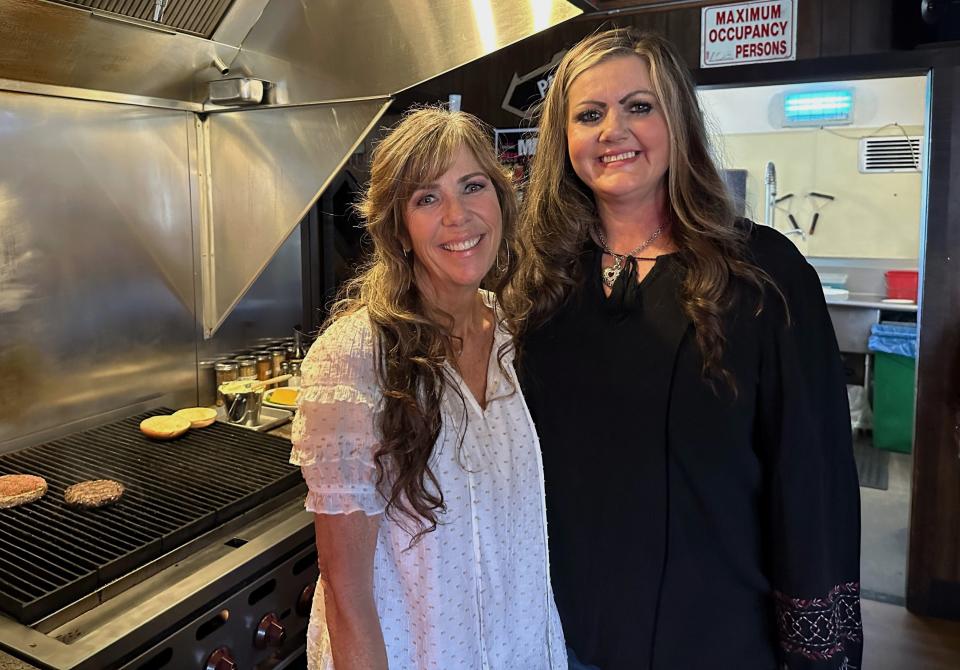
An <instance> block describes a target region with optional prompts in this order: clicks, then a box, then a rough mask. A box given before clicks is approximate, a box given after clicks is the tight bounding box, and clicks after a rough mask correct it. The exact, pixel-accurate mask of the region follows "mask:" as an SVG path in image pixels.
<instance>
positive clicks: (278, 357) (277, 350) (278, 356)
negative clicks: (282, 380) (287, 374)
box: [267, 347, 287, 377]
mask: <svg viewBox="0 0 960 670" xmlns="http://www.w3.org/2000/svg"><path fill="white" fill-rule="evenodd" d="M267 351H269V352H270V365H271V366H272V369H273V376H274V377H279V376H280V375H282V374H283V373H282V372H281V371H280V364H281V363H284V362H285V361H286V360H287V352H286V350H285V349H284V348H283V347H270V348H269V349H268V350H267Z"/></svg>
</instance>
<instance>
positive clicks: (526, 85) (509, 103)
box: [501, 51, 566, 118]
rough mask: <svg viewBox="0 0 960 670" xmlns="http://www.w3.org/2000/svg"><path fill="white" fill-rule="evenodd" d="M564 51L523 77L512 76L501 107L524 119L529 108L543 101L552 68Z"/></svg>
mask: <svg viewBox="0 0 960 670" xmlns="http://www.w3.org/2000/svg"><path fill="white" fill-rule="evenodd" d="M565 53H566V51H559V52H557V53H556V54H555V55H554V57H553V58H552V59H551V60H550V62H549V63H547V64H546V65H543V66H541V67H538V68H537V69H536V70H534V71H533V72H528V73H527V74H525V75H523V76H519V75H517V74H514V75H513V80H512V81H511V82H510V86H509V87H508V88H507V94H506V95H505V96H504V97H503V104H502V105H501V107H503V108H504V109H505V110H507V111H508V112H510V113H511V114H516V115H517V116H519V117H521V118H526V116H527V112H529V111H530V108H531V107H533V106H534V105H536V104H537V103H538V102H540V101H541V100H543V98H544V96H546V94H547V89H549V88H550V82H551V81H553V68H555V67H556V66H557V63H559V62H560V59H561V58H563V54H565Z"/></svg>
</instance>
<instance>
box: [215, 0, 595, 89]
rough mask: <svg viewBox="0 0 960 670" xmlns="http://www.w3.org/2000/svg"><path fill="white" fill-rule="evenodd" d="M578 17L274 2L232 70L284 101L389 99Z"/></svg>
mask: <svg viewBox="0 0 960 670" xmlns="http://www.w3.org/2000/svg"><path fill="white" fill-rule="evenodd" d="M580 13H581V10H579V9H577V8H576V7H574V6H573V5H571V4H569V3H567V2H564V1H563V0H430V1H429V2H410V0H381V1H379V2H356V1H355V0H323V1H322V2H319V1H312V2H276V1H274V2H271V3H270V4H269V5H268V6H267V8H266V10H265V11H264V13H263V15H262V16H261V17H260V20H259V21H257V23H256V24H255V25H254V27H253V29H252V30H251V31H250V34H249V35H248V36H247V38H246V40H244V43H243V49H242V51H241V52H240V54H239V55H238V56H237V59H236V61H235V63H234V71H236V72H240V71H243V72H249V73H253V74H255V75H256V76H257V77H259V78H262V79H267V80H270V81H274V82H277V83H278V84H279V85H280V87H281V89H282V90H283V91H285V93H286V96H287V97H286V99H285V100H284V101H285V102H291V103H296V102H309V101H319V100H332V99H338V98H352V97H360V96H369V95H390V94H395V93H397V92H399V91H401V90H404V89H406V88H409V87H411V86H414V85H416V84H418V83H420V82H422V81H425V80H427V79H430V78H432V77H435V76H437V75H439V74H441V73H443V72H446V71H448V70H452V69H453V68H456V67H459V66H460V65H463V64H465V63H468V62H470V61H472V60H475V59H477V58H480V57H482V56H485V55H487V54H490V53H492V52H494V51H496V50H498V49H501V48H503V47H505V46H507V45H509V44H513V43H514V42H517V41H519V40H522V39H523V38H525V37H528V36H530V35H533V34H534V33H537V32H540V31H542V30H546V29H547V28H550V27H552V26H554V25H557V24H558V23H561V22H563V21H566V20H567V19H570V18H572V17H574V16H577V15H579V14H580Z"/></svg>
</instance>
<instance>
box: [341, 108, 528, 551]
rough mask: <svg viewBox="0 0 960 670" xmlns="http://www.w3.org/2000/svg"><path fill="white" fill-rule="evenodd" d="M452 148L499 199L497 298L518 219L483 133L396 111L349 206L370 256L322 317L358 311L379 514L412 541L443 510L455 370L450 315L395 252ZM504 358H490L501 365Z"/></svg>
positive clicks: (442, 112)
mask: <svg viewBox="0 0 960 670" xmlns="http://www.w3.org/2000/svg"><path fill="white" fill-rule="evenodd" d="M461 147H466V148H467V149H469V150H470V151H471V152H472V153H473V155H474V156H475V157H476V159H477V162H478V163H479V164H480V166H481V168H482V169H483V171H484V172H486V174H487V176H488V177H489V178H490V181H491V182H492V184H493V187H494V189H495V191H496V194H497V198H498V200H499V202H500V212H501V215H502V225H503V235H502V238H501V242H500V249H499V250H498V253H497V260H496V262H495V263H494V266H493V268H492V269H491V271H490V274H489V275H488V276H487V277H486V279H485V284H486V285H487V286H490V287H492V289H493V292H494V294H495V295H497V297H498V298H499V297H500V295H501V293H502V288H503V286H505V285H506V283H507V282H508V281H509V279H510V277H511V275H512V273H513V264H512V262H513V261H515V259H516V258H517V253H516V249H514V250H513V251H512V252H511V251H510V246H511V244H513V243H514V239H515V231H516V227H517V219H518V214H517V201H516V196H515V193H514V190H513V185H512V183H511V182H510V180H509V178H508V177H507V175H506V172H505V171H504V169H503V168H502V166H501V165H500V163H499V162H498V160H497V157H496V155H495V154H494V151H493V141H492V132H491V131H490V130H489V128H487V126H485V125H484V124H483V123H482V122H481V121H480V120H478V119H477V118H476V117H474V116H472V115H470V114H466V113H463V112H451V111H449V110H447V109H444V108H442V107H421V108H416V109H414V110H412V111H410V112H408V113H407V114H405V115H404V117H403V119H402V120H401V121H400V123H399V124H398V125H397V126H396V127H395V128H394V129H393V130H391V131H390V133H389V134H388V135H387V136H386V137H384V139H383V140H381V141H380V143H379V144H378V145H377V146H376V148H375V149H374V151H373V154H372V158H371V171H370V182H369V185H368V187H367V189H366V192H365V193H364V196H363V199H362V201H361V202H360V203H359V204H358V205H357V209H358V210H359V212H360V214H361V216H362V217H363V219H364V221H365V224H366V230H367V232H368V233H369V234H370V237H371V239H372V242H373V250H372V254H371V256H370V258H369V260H368V261H367V262H366V264H365V265H364V266H363V267H362V268H361V270H360V272H359V273H358V275H357V276H356V277H355V278H354V279H352V280H351V281H349V282H348V283H347V284H346V285H345V287H344V288H343V289H342V292H341V296H342V297H341V299H340V300H338V301H337V302H336V303H335V304H334V306H333V308H332V309H331V314H330V317H329V318H328V320H327V326H329V324H330V323H332V322H334V321H336V320H337V319H339V318H341V317H343V316H345V315H347V314H351V313H353V312H356V311H357V310H359V309H361V308H364V307H365V308H366V309H367V312H368V314H369V318H370V323H371V325H372V327H373V330H374V336H375V342H376V347H377V375H378V380H379V382H380V384H381V387H382V389H383V394H384V405H383V409H382V412H380V413H379V414H378V416H377V421H378V428H379V433H380V436H381V438H382V441H381V442H380V444H379V446H378V447H377V450H376V452H375V455H374V458H375V461H376V466H377V484H378V486H379V487H380V489H381V491H384V494H385V496H386V497H387V509H386V514H387V516H388V517H390V518H391V519H393V520H395V521H397V522H400V523H401V524H402V525H403V526H404V527H406V528H408V529H410V532H411V535H413V541H416V540H417V539H419V537H420V536H422V535H423V534H424V533H427V532H431V531H433V530H435V529H436V527H437V523H438V513H439V512H442V511H443V510H444V509H445V504H444V498H443V492H442V491H441V490H440V486H439V482H438V480H437V478H436V475H435V474H434V473H433V471H432V470H431V469H430V465H429V461H430V456H431V455H432V453H433V448H434V445H435V443H436V441H437V438H438V437H439V435H440V430H441V426H442V420H441V412H440V406H441V398H442V394H443V391H444V388H445V386H447V387H449V388H450V389H452V390H453V391H455V392H457V393H458V394H459V390H458V388H457V386H456V384H455V383H453V381H452V380H450V379H448V377H447V374H446V373H445V371H444V362H445V361H448V360H449V361H451V362H452V363H453V365H454V367H455V366H456V363H455V356H454V355H453V352H454V342H453V337H452V335H451V333H450V327H451V326H452V318H450V317H449V315H446V314H444V313H442V312H440V311H438V310H437V309H436V308H435V307H432V306H431V305H429V304H427V303H426V302H425V300H424V297H423V295H422V293H421V292H420V290H419V289H418V287H417V284H416V281H415V275H414V262H415V257H414V254H413V253H412V252H409V253H408V252H405V250H404V247H405V246H409V236H408V235H407V230H406V223H405V220H404V211H405V207H406V205H407V203H408V201H409V200H410V198H411V197H412V195H413V194H414V192H415V191H417V190H418V189H420V188H421V187H422V186H424V185H425V184H428V183H430V182H433V181H434V180H436V179H437V178H438V177H440V176H441V175H442V174H443V173H444V172H446V171H447V169H448V168H449V167H450V165H451V164H452V162H453V159H454V158H455V155H456V153H457V152H458V150H459V149H460V148H461ZM498 302H499V301H498ZM498 312H499V314H498V318H500V319H501V320H502V325H504V326H505V327H507V328H510V327H512V324H513V323H514V319H512V318H511V315H510V313H509V312H508V311H506V310H505V309H502V308H499V309H498ZM506 346H507V345H504V349H505V348H506ZM504 354H505V351H504V350H501V351H498V354H497V355H498V360H499V361H500V364H501V366H503V362H502V361H503V356H504ZM461 400H463V398H462V396H461ZM464 416H466V414H464ZM461 439H462V434H461ZM407 522H409V523H407Z"/></svg>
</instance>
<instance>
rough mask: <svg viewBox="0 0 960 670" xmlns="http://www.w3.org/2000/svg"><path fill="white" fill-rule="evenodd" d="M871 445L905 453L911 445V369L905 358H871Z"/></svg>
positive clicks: (877, 355)
mask: <svg viewBox="0 0 960 670" xmlns="http://www.w3.org/2000/svg"><path fill="white" fill-rule="evenodd" d="M873 359H874V367H873V371H874V374H873V446H875V447H877V448H878V449H886V450H888V451H899V452H901V453H904V454H909V453H910V450H911V448H912V446H913V408H914V404H915V403H914V389H913V387H914V368H915V361H914V360H913V359H912V358H910V357H909V356H900V355H899V354H886V353H883V352H876V353H874V355H873Z"/></svg>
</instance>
